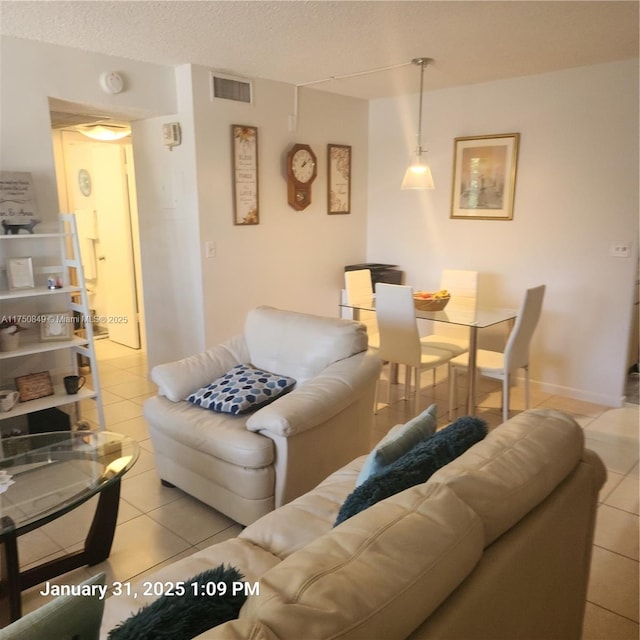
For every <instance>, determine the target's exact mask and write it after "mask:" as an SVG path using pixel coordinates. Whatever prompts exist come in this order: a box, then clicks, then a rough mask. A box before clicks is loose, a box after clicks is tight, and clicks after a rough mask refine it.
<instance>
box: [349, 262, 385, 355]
mask: <svg viewBox="0 0 640 640" xmlns="http://www.w3.org/2000/svg"><path fill="white" fill-rule="evenodd" d="M344 286H345V292H346V295H347V304H348V305H350V306H355V307H357V306H359V305H361V304H362V305H364V306H368V305H370V304H371V301H372V299H373V285H372V284H371V271H370V270H369V269H356V270H354V271H345V272H344ZM357 320H359V321H360V322H362V323H363V324H364V325H365V326H366V327H367V335H368V336H369V348H371V349H378V348H379V347H380V335H379V331H378V321H377V318H376V312H375V311H366V310H364V309H360V310H359V311H358V317H357Z"/></svg>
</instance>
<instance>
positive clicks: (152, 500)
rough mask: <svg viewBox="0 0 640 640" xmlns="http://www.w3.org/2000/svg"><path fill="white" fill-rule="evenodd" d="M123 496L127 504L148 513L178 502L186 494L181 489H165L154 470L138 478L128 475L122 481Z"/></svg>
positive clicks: (137, 476)
mask: <svg viewBox="0 0 640 640" xmlns="http://www.w3.org/2000/svg"><path fill="white" fill-rule="evenodd" d="M121 495H122V497H123V498H124V499H125V500H126V501H127V502H129V503H130V504H132V505H133V506H134V507H136V508H137V509H140V511H142V512H143V513H146V512H148V511H151V510H153V509H157V508H158V507H161V506H163V505H165V504H169V503H170V502H173V501H174V500H178V499H179V498H181V497H183V496H185V495H186V494H185V493H184V492H182V491H180V489H170V488H169V487H163V486H162V484H160V478H159V477H158V474H157V473H156V471H155V469H154V470H153V471H145V472H144V473H140V474H138V475H136V476H131V477H129V476H128V475H126V476H125V477H124V480H123V481H122V491H121Z"/></svg>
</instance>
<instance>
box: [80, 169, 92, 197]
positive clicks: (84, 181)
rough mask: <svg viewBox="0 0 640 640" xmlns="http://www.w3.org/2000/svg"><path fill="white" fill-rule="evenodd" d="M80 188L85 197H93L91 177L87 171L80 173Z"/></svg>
mask: <svg viewBox="0 0 640 640" xmlns="http://www.w3.org/2000/svg"><path fill="white" fill-rule="evenodd" d="M78 186H79V187H80V193H82V195H83V196H86V197H87V198H88V197H89V196H90V195H91V176H90V175H89V172H88V171H87V170H86V169H80V171H78Z"/></svg>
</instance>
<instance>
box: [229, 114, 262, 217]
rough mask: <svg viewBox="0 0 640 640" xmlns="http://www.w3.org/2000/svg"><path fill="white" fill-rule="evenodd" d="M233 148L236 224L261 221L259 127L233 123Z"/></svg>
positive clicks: (234, 212) (234, 213)
mask: <svg viewBox="0 0 640 640" xmlns="http://www.w3.org/2000/svg"><path fill="white" fill-rule="evenodd" d="M231 145H232V149H233V157H232V160H233V223H234V224H240V225H249V224H259V223H260V209H259V206H258V128H257V127H249V126H246V125H242V124H232V125H231Z"/></svg>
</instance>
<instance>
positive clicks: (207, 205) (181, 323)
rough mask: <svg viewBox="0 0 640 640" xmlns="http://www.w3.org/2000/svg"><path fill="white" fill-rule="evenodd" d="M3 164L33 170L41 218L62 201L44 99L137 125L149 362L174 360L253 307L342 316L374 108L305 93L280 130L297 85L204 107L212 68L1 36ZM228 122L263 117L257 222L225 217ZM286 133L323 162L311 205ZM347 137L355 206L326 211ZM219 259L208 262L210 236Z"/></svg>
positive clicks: (361, 233)
mask: <svg viewBox="0 0 640 640" xmlns="http://www.w3.org/2000/svg"><path fill="white" fill-rule="evenodd" d="M1 47H2V50H1V53H2V56H1V58H2V60H1V62H2V67H1V75H2V85H3V86H2V89H3V90H2V102H1V107H2V110H1V113H0V116H1V121H0V153H1V156H0V166H1V168H2V169H3V170H11V171H31V172H32V173H33V176H34V183H35V189H36V195H37V198H38V202H39V205H40V211H41V212H42V217H43V219H45V220H47V219H48V220H49V221H51V220H53V219H54V217H55V215H56V214H57V212H58V196H57V186H56V176H55V165H54V158H53V147H52V137H51V125H50V119H49V105H48V97H55V98H59V99H62V100H67V101H70V102H76V103H81V104H87V105H91V106H94V107H96V106H98V107H101V108H104V109H105V112H107V113H115V112H117V113H122V114H125V115H128V116H129V117H130V118H132V119H133V120H134V122H133V124H132V132H133V133H132V146H133V152H134V160H135V172H136V183H137V184H136V186H137V194H138V209H139V229H140V253H141V263H142V277H143V282H144V312H145V319H146V328H147V344H148V356H149V363H150V364H151V365H153V364H156V363H159V362H164V361H167V360H172V359H175V358H178V357H182V356H185V355H188V354H191V353H194V352H197V351H199V350H201V349H203V348H204V347H205V346H206V345H211V344H214V343H217V342H219V341H220V340H223V339H225V338H227V337H229V336H230V335H232V334H234V333H237V332H238V331H240V330H241V328H242V324H243V322H244V317H245V315H246V311H247V310H248V309H250V308H251V307H254V306H256V305H259V304H271V305H274V306H280V307H283V308H290V309H299V310H305V311H309V312H312V313H319V314H324V315H336V316H337V315H338V291H339V289H340V288H341V286H342V282H343V267H344V265H345V264H348V263H355V262H362V261H363V260H364V258H365V253H366V213H367V192H366V180H367V171H368V166H367V161H368V153H367V146H368V139H367V127H368V105H367V103H366V102H365V101H362V100H357V99H353V98H341V97H338V96H335V95H333V94H327V93H325V92H321V91H317V90H310V89H303V90H302V91H301V95H300V126H299V128H298V130H297V131H296V132H295V133H292V132H290V131H289V130H288V116H289V114H290V113H291V112H292V111H293V91H294V89H293V87H292V86H291V85H286V84H281V83H275V82H270V81H266V80H256V81H255V87H254V88H255V96H256V100H255V104H254V105H252V106H246V105H241V104H238V103H231V102H226V101H216V102H211V101H210V98H209V77H208V70H207V69H205V68H203V67H196V66H191V65H184V66H182V67H179V68H177V69H173V68H169V67H161V66H158V65H150V64H144V63H137V62H133V61H130V60H125V59H120V58H114V57H110V56H104V55H100V54H91V53H85V52H80V51H77V50H74V49H69V48H66V47H59V46H54V45H43V44H40V43H35V42H30V41H26V40H21V39H17V38H6V37H3V38H2V43H1ZM108 70H116V71H119V72H121V73H123V74H124V76H125V78H126V90H125V91H124V92H123V93H121V94H118V95H116V96H110V95H107V94H104V93H103V92H102V91H101V90H100V88H99V83H98V78H99V76H100V73H102V72H103V71H108ZM172 121H178V122H180V125H181V127H182V136H183V142H182V145H181V146H179V147H175V148H174V149H173V150H172V151H169V150H168V149H167V148H166V147H164V146H163V145H162V141H161V136H160V132H161V126H162V124H163V123H165V122H172ZM231 124H248V125H256V126H258V131H259V163H260V167H259V171H260V216H261V217H260V224H259V225H257V226H253V227H237V226H234V225H233V217H232V182H231V133H230V125H231ZM294 142H306V143H308V144H310V145H311V146H312V147H313V148H314V150H315V152H316V154H317V156H318V161H319V167H318V177H317V179H316V181H315V183H314V185H313V202H312V204H311V206H310V207H309V208H308V209H307V210H305V211H303V212H296V211H294V210H293V209H291V208H290V207H289V206H288V205H287V201H286V179H285V171H284V159H285V156H286V152H287V150H288V148H289V147H290V146H291V144H293V143H294ZM330 142H331V143H339V144H350V145H352V146H353V194H352V213H351V214H350V215H342V216H329V215H327V213H326V188H327V187H326V184H327V183H326V145H327V143H330ZM206 240H212V241H213V242H215V244H216V257H215V258H211V259H205V258H204V242H205V241H206Z"/></svg>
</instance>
